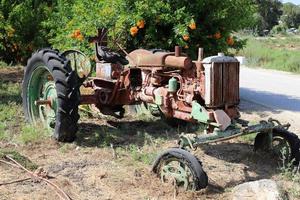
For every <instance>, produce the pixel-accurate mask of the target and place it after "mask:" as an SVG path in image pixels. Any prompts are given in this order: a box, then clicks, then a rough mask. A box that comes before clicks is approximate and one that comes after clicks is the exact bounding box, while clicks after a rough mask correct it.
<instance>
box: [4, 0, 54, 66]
mask: <svg viewBox="0 0 300 200" xmlns="http://www.w3.org/2000/svg"><path fill="white" fill-rule="evenodd" d="M48 2H51V1H50V0H48V1H36V0H24V1H19V0H2V1H0V60H4V61H5V62H6V63H11V62H21V63H24V62H25V61H26V59H27V57H28V56H29V55H30V54H31V53H32V51H33V50H34V49H37V48H40V47H43V46H47V45H48V42H47V38H46V35H47V34H48V31H47V29H45V28H43V27H42V22H43V21H44V20H45V19H46V18H47V16H48V15H49V14H50V11H51V3H48Z"/></svg>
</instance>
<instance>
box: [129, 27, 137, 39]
mask: <svg viewBox="0 0 300 200" xmlns="http://www.w3.org/2000/svg"><path fill="white" fill-rule="evenodd" d="M138 32H139V28H138V27H136V26H133V27H131V28H130V34H131V36H132V37H134V36H136V35H137V33H138Z"/></svg>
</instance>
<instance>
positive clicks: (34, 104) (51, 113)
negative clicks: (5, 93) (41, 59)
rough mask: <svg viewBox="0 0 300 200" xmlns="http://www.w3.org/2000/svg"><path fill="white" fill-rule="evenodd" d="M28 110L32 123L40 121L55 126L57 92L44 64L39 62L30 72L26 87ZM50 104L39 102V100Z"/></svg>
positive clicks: (50, 127)
mask: <svg viewBox="0 0 300 200" xmlns="http://www.w3.org/2000/svg"><path fill="white" fill-rule="evenodd" d="M27 94H28V95H27V103H28V105H27V106H28V111H29V115H30V118H31V120H32V121H33V122H34V123H37V122H39V121H41V122H42V123H43V124H44V125H45V126H46V127H47V128H49V129H53V128H54V127H55V119H56V112H57V93H56V87H55V82H54V80H53V76H52V75H51V73H50V71H49V70H48V68H47V67H46V66H45V65H44V64H39V65H38V66H37V67H36V68H35V69H34V71H33V72H32V74H31V77H30V80H29V84H28V88H27ZM45 100H47V101H49V102H50V104H39V103H38V102H41V101H45Z"/></svg>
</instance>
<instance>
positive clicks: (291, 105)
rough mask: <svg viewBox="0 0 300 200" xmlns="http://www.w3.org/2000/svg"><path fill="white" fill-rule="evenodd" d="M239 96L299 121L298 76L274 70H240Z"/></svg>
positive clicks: (244, 68)
mask: <svg viewBox="0 0 300 200" xmlns="http://www.w3.org/2000/svg"><path fill="white" fill-rule="evenodd" d="M240 96H241V99H242V100H248V101H252V102H255V103H258V104H261V105H264V106H266V107H269V108H272V109H275V110H277V111H289V112H292V113H293V114H294V115H296V116H297V117H299V119H300V75H294V74H291V73H285V72H279V71H274V70H263V69H252V68H247V67H242V68H241V74H240Z"/></svg>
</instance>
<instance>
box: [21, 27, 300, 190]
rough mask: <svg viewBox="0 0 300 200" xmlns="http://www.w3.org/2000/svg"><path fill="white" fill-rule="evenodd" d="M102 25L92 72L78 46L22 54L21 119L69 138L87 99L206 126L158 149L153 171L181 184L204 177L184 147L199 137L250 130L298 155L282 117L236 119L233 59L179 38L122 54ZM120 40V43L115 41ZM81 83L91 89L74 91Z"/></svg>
mask: <svg viewBox="0 0 300 200" xmlns="http://www.w3.org/2000/svg"><path fill="white" fill-rule="evenodd" d="M105 35H106V31H105V30H104V29H102V30H100V31H99V34H98V36H97V37H94V38H91V40H92V41H94V42H95V48H96V50H95V55H96V69H95V70H94V71H95V74H96V75H95V76H94V77H90V74H91V71H92V70H91V64H90V61H89V58H88V57H86V56H85V54H83V53H82V52H80V51H76V50H69V51H66V52H63V53H60V52H58V51H57V50H53V49H50V48H49V49H41V50H38V51H37V52H35V53H34V54H33V55H32V57H31V58H30V59H29V60H28V64H27V67H26V69H25V75H24V80H23V92H22V96H23V107H24V112H25V116H26V118H27V119H28V121H30V122H33V123H40V122H42V123H44V124H45V126H46V127H48V128H49V129H50V130H52V132H53V137H54V138H55V139H57V140H58V141H62V142H72V141H73V140H74V139H75V137H76V131H77V129H78V128H77V122H78V120H79V114H78V106H79V105H82V104H88V105H90V104H93V105H94V106H95V107H96V108H98V109H99V111H100V112H101V113H102V114H104V115H112V116H115V117H117V118H122V117H123V115H124V112H125V110H124V106H125V105H137V104H143V105H145V107H146V108H147V109H148V110H149V111H150V112H151V113H152V114H153V115H160V116H164V118H166V119H180V120H184V121H188V122H191V123H201V124H203V125H204V126H205V130H204V133H203V134H200V135H196V134H181V135H180V136H179V140H178V147H177V148H171V149H168V150H166V151H164V152H163V153H162V154H161V155H159V156H158V157H157V159H156V161H155V162H154V164H153V168H152V170H153V172H154V173H156V174H157V175H158V176H159V177H160V179H161V180H162V181H164V182H169V181H170V182H173V183H174V180H175V183H176V184H177V185H178V186H180V187H183V188H184V189H186V190H200V189H202V188H205V187H206V186H207V184H208V177H207V175H206V173H205V172H204V170H203V169H202V164H201V162H200V161H199V159H198V158H196V157H195V156H194V155H193V154H192V153H191V151H192V150H194V149H195V148H196V147H197V146H199V145H201V144H205V143H211V142H219V141H223V140H228V139H231V138H234V137H237V136H241V135H245V134H251V133H257V136H256V138H255V143H254V147H255V149H267V150H274V152H275V153H276V155H278V156H280V155H281V153H282V149H285V151H284V152H285V155H284V156H285V158H287V159H288V160H290V161H293V162H294V163H295V164H298V162H299V159H300V158H299V147H300V140H299V139H298V137H297V136H296V135H295V134H293V133H291V132H289V131H288V128H289V126H290V125H289V124H281V123H280V122H279V121H276V120H273V119H269V120H268V121H261V122H260V123H258V124H255V125H251V126H250V125H249V124H248V122H247V121H245V120H241V119H240V113H239V109H238V106H239V102H240V97H239V71H240V65H239V62H238V61H237V60H236V59H235V58H233V57H228V56H224V54H222V53H219V54H218V55H216V56H211V57H207V58H204V57H203V49H201V48H200V49H199V54H198V60H192V59H190V58H189V57H188V56H187V55H186V54H184V53H183V52H182V51H181V48H179V47H178V46H176V47H175V50H174V52H169V51H165V50H162V49H152V50H146V49H137V50H134V51H132V52H130V53H127V52H126V51H125V50H124V49H123V50H122V51H123V55H124V56H123V55H121V54H120V53H117V52H112V51H110V49H108V48H107V46H106V42H107V41H106V39H105V38H106V37H105ZM120 48H121V47H120ZM80 87H84V88H89V89H91V90H92V91H93V93H92V94H85V95H84V94H82V95H81V94H80Z"/></svg>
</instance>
